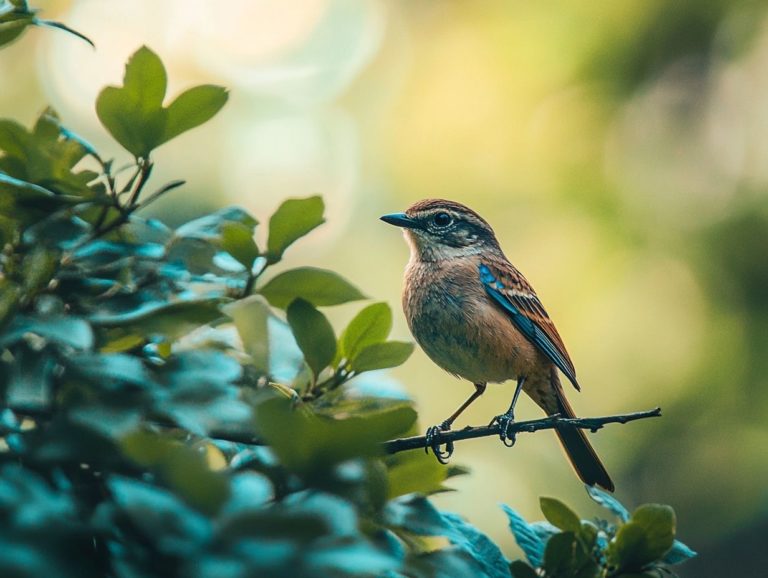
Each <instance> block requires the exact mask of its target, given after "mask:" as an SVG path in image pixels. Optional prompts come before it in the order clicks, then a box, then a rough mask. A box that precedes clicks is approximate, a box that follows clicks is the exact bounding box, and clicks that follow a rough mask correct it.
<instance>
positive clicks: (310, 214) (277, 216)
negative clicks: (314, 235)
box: [267, 196, 325, 263]
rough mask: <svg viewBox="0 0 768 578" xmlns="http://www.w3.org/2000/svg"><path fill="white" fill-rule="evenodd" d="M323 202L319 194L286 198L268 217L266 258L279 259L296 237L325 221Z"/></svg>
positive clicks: (275, 260) (273, 261)
mask: <svg viewBox="0 0 768 578" xmlns="http://www.w3.org/2000/svg"><path fill="white" fill-rule="evenodd" d="M324 211H325V204H324V203H323V199H322V198H321V197H319V196H315V197H308V198H306V199H288V200H287V201H285V202H283V204H282V205H280V207H278V209H277V211H275V213H274V214H273V215H272V217H271V218H270V219H269V238H268V240H267V252H268V254H267V259H268V260H269V262H270V263H275V262H277V261H279V260H280V259H281V258H282V256H283V252H284V251H285V250H286V249H287V248H288V246H289V245H291V244H292V243H293V242H294V241H296V240H297V239H299V238H301V237H303V236H304V235H306V234H307V233H309V232H310V231H311V230H312V229H314V228H315V227H317V226H319V225H322V224H323V223H324V222H325V219H324V218H323V212H324Z"/></svg>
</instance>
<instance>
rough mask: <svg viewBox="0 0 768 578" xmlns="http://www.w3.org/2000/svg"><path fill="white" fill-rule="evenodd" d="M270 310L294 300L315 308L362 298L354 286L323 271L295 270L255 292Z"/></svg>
mask: <svg viewBox="0 0 768 578" xmlns="http://www.w3.org/2000/svg"><path fill="white" fill-rule="evenodd" d="M257 292H258V293H260V294H261V295H263V296H264V298H265V299H266V300H267V301H269V303H270V304H271V305H273V306H274V307H279V308H281V309H284V308H285V307H287V306H288V305H290V304H291V302H292V301H293V300H294V299H297V298H299V299H304V300H305V301H308V302H310V303H311V304H312V305H314V306H315V307H323V306H327V305H339V304H341V303H347V302H349V301H357V300H359V299H365V295H363V294H362V293H361V292H360V290H359V289H357V287H355V286H354V285H352V284H350V283H349V282H348V281H347V280H345V279H344V278H343V277H341V276H340V275H338V274H336V273H334V272H333V271H328V270H326V269H317V268H315V267H298V268H296V269H290V270H288V271H285V272H284V273H280V274H279V275H277V276H275V277H273V278H272V279H270V280H269V281H267V283H265V284H264V285H263V286H262V287H260V288H259V289H258V290H257Z"/></svg>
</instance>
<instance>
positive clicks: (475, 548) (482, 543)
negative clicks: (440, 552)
mask: <svg viewBox="0 0 768 578" xmlns="http://www.w3.org/2000/svg"><path fill="white" fill-rule="evenodd" d="M441 515H442V517H443V520H444V521H445V522H446V523H447V524H448V526H449V528H450V531H449V532H448V533H446V536H447V538H448V539H449V540H450V541H451V543H452V544H453V545H454V546H456V547H458V548H460V549H461V550H463V551H464V552H466V553H467V554H468V555H469V556H470V557H472V558H473V559H474V561H475V562H476V563H477V565H478V567H479V569H480V570H481V571H482V574H480V575H481V576H484V577H486V578H510V572H509V562H508V561H507V559H506V558H505V557H504V554H502V553H501V550H500V549H499V547H498V546H497V545H496V544H494V543H493V541H492V540H491V539H490V538H488V536H486V535H485V534H483V533H482V532H480V531H479V530H478V529H477V528H475V527H474V526H473V525H472V524H470V523H468V522H467V521H466V520H464V519H462V518H461V517H460V516H458V515H456V514H452V513H443V514H441Z"/></svg>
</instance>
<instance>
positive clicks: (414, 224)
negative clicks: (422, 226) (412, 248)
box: [379, 213, 419, 229]
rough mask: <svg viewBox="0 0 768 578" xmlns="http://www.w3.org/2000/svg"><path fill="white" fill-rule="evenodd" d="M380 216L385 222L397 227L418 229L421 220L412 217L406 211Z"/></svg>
mask: <svg viewBox="0 0 768 578" xmlns="http://www.w3.org/2000/svg"><path fill="white" fill-rule="evenodd" d="M379 218H380V219H381V220H382V221H384V222H385V223H389V224H390V225H395V226H396V227H404V228H406V229H416V228H418V227H419V222H418V221H416V220H415V219H411V218H410V217H409V216H408V215H406V214H405V213H391V214H389V215H383V216H382V217H379Z"/></svg>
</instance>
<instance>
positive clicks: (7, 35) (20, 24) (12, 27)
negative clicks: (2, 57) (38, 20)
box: [0, 14, 33, 46]
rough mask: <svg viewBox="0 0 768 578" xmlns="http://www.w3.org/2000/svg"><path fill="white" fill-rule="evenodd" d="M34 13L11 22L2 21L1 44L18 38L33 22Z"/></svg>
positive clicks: (0, 29)
mask: <svg viewBox="0 0 768 578" xmlns="http://www.w3.org/2000/svg"><path fill="white" fill-rule="evenodd" d="M32 20H33V18H32V15H31V14H30V15H28V16H25V17H24V18H19V19H16V20H11V21H9V22H0V46H4V45H5V44H9V43H11V42H13V41H14V40H16V39H17V38H18V37H19V36H21V34H22V33H23V32H24V30H25V29H26V28H27V26H29V25H30V24H32V23H33V22H32Z"/></svg>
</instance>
